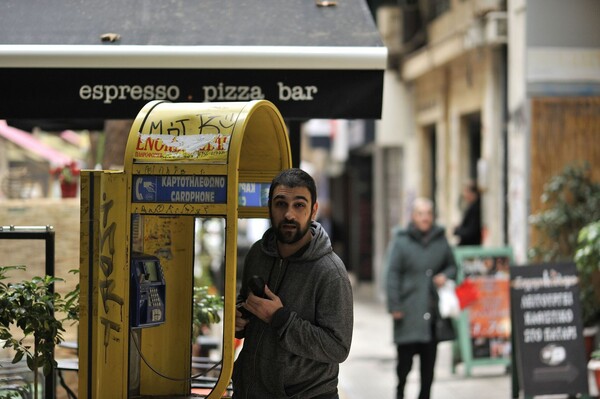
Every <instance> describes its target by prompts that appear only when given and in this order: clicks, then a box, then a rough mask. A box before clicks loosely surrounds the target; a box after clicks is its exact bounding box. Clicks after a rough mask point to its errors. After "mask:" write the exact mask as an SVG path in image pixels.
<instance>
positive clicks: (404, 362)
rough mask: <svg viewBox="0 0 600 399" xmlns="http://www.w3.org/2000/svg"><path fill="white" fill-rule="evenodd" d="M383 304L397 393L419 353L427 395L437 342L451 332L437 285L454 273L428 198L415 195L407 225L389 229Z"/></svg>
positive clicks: (400, 392) (400, 393) (423, 389)
mask: <svg viewBox="0 0 600 399" xmlns="http://www.w3.org/2000/svg"><path fill="white" fill-rule="evenodd" d="M385 262H386V264H385V268H386V271H387V306H388V311H389V312H390V313H391V315H392V317H393V319H394V320H393V323H394V342H395V344H396V346H397V352H398V359H397V361H398V363H397V368H396V371H397V374H398V388H397V394H396V398H397V399H402V398H404V386H405V384H406V378H407V376H408V373H409V372H410V370H411V369H412V364H413V357H414V356H415V355H418V356H419V360H420V374H421V391H420V393H419V399H429V396H430V392H431V385H432V383H433V376H434V367H435V359H436V355H437V344H438V342H440V341H442V340H446V339H453V338H454V331H453V330H452V325H451V323H450V322H449V320H448V319H442V318H441V317H440V316H439V310H438V294H437V288H439V287H441V286H442V285H444V283H445V282H446V280H447V279H454V278H455V275H456V264H455V261H454V257H453V255H452V251H451V249H450V245H449V244H448V241H447V240H446V236H445V232H444V229H443V228H442V227H441V226H438V225H436V224H434V216H433V203H432V202H431V201H430V200H429V199H427V198H417V199H415V201H414V203H413V208H412V213H411V222H410V223H409V225H408V227H407V228H406V229H401V228H399V227H397V228H395V229H394V234H393V237H392V239H391V241H390V243H389V246H388V252H387V256H386V261H385Z"/></svg>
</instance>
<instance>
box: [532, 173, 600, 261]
mask: <svg viewBox="0 0 600 399" xmlns="http://www.w3.org/2000/svg"><path fill="white" fill-rule="evenodd" d="M591 172H592V171H591V167H590V165H589V163H587V162H585V163H583V164H582V165H577V164H574V165H568V166H566V167H565V168H564V169H563V171H562V173H560V174H558V175H556V176H553V177H552V178H551V179H550V180H549V181H548V183H547V184H545V185H544V192H543V193H542V196H541V200H542V203H543V204H544V209H543V210H541V211H540V212H538V213H536V214H533V215H531V216H530V217H529V222H530V224H531V225H532V226H533V227H534V229H536V230H537V233H538V235H537V237H536V238H537V240H536V242H535V245H534V246H533V247H532V248H530V250H529V252H528V256H529V258H530V259H533V260H535V261H542V262H551V261H572V260H573V256H574V255H575V250H576V248H577V237H578V235H579V231H580V230H581V229H582V228H583V227H584V226H585V225H587V224H589V223H591V222H595V221H597V220H600V183H599V182H595V181H593V180H592V173H591Z"/></svg>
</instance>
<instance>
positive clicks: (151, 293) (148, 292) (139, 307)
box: [129, 252, 166, 328]
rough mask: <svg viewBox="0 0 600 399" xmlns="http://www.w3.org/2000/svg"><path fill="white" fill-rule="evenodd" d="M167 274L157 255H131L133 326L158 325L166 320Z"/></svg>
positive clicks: (134, 253) (130, 312)
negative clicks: (165, 274)
mask: <svg viewBox="0 0 600 399" xmlns="http://www.w3.org/2000/svg"><path fill="white" fill-rule="evenodd" d="M165 294H166V285H165V276H164V274H163V271H162V267H161V265H160V261H159V259H158V258H157V257H156V256H153V255H148V254H143V253H140V252H133V254H132V256H131V279H130V295H131V301H130V309H129V320H130V325H131V328H144V327H153V326H158V325H160V324H162V323H164V322H165Z"/></svg>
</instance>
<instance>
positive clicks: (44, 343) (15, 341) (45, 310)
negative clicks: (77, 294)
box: [0, 266, 64, 398]
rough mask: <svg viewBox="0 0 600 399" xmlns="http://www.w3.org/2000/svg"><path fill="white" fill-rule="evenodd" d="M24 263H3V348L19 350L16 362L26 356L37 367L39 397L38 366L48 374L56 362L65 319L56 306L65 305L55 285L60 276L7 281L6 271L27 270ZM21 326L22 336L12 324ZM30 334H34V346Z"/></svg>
mask: <svg viewBox="0 0 600 399" xmlns="http://www.w3.org/2000/svg"><path fill="white" fill-rule="evenodd" d="M24 269H25V267H24V266H6V267H0V339H2V340H4V341H5V342H4V346H3V348H12V349H14V350H15V356H14V358H13V360H12V362H13V363H18V362H20V361H21V360H22V359H23V358H24V357H25V359H26V363H27V367H28V368H29V369H30V370H31V371H33V375H34V394H35V397H36V398H37V397H38V369H39V368H40V367H41V368H42V370H43V373H44V375H48V374H49V373H50V372H51V371H52V369H53V367H55V366H56V361H55V360H54V346H55V345H58V344H59V343H60V342H62V340H63V338H62V335H61V333H62V332H63V331H64V329H63V326H62V322H61V321H60V320H58V319H57V318H56V317H55V315H54V310H55V308H58V307H60V306H62V303H63V301H62V299H61V297H60V295H59V294H57V293H53V292H51V287H52V285H53V284H54V283H55V282H56V281H62V280H61V279H59V278H55V277H50V276H45V277H33V278H32V279H31V280H28V281H21V282H18V283H8V284H6V283H4V282H3V280H5V279H6V273H7V272H8V271H11V270H24ZM12 327H16V328H18V329H20V330H21V332H22V336H20V337H15V335H14V334H13V332H12V330H11V328H12ZM30 338H33V347H31V343H30Z"/></svg>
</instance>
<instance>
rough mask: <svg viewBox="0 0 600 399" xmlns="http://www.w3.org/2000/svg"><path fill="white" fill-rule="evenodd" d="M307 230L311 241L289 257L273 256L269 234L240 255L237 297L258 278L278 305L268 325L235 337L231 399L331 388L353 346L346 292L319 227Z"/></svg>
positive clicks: (275, 397)
mask: <svg viewBox="0 0 600 399" xmlns="http://www.w3.org/2000/svg"><path fill="white" fill-rule="evenodd" d="M311 229H312V233H313V238H312V240H311V241H310V243H309V244H308V245H307V246H306V247H305V248H303V249H301V250H299V251H298V252H297V253H296V254H294V255H292V256H290V257H289V258H286V259H282V258H281V257H280V256H279V254H278V251H277V243H276V238H275V234H274V232H273V229H272V228H271V229H269V230H267V231H266V232H265V234H264V236H263V238H262V239H261V240H259V241H258V242H256V243H255V244H254V245H253V246H252V248H251V249H250V251H249V253H248V255H247V256H246V261H245V264H244V274H243V281H242V289H241V292H240V299H241V300H243V299H245V298H246V297H247V295H248V286H247V284H248V281H249V279H250V278H251V277H252V276H253V275H258V276H260V277H262V278H263V279H264V280H265V282H266V283H267V285H268V286H269V289H271V291H273V292H274V293H275V294H276V295H277V296H279V298H280V299H281V302H282V303H283V306H284V307H283V308H282V309H280V310H278V311H277V312H276V313H275V314H274V315H273V318H272V320H271V323H270V324H266V323H264V322H262V321H261V320H259V319H258V318H256V317H254V316H253V317H251V319H250V323H249V324H248V325H247V326H246V329H245V330H244V331H243V334H241V335H242V336H243V337H244V338H245V341H244V346H243V349H242V351H241V353H240V355H239V357H238V359H237V360H236V362H235V367H234V371H233V389H234V398H235V399H266V398H269V399H279V398H295V399H304V398H313V397H315V396H318V395H322V394H327V393H333V392H336V390H337V384H338V372H339V364H340V363H341V362H343V361H344V360H345V359H346V357H347V356H348V352H349V351H350V343H351V341H352V325H353V304H352V287H351V286H350V281H349V279H348V274H347V272H346V268H345V267H344V264H343V263H342V261H341V260H340V258H339V257H338V256H337V255H336V254H335V253H334V252H333V250H332V248H331V242H330V241H329V237H328V236H327V233H326V232H325V230H324V229H323V228H322V227H321V225H320V224H319V223H317V222H312V225H311ZM238 337H241V336H240V335H239V334H238Z"/></svg>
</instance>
